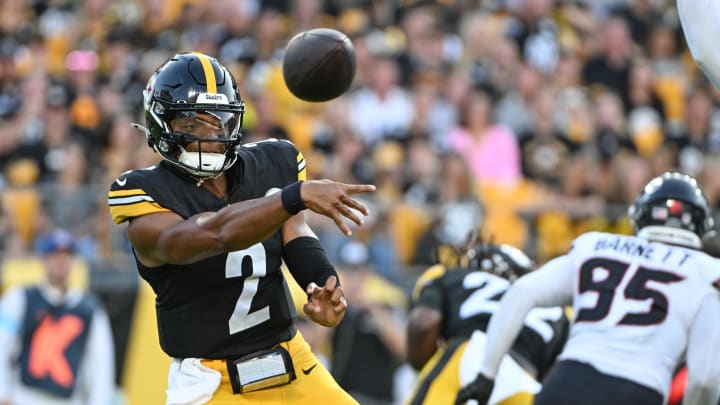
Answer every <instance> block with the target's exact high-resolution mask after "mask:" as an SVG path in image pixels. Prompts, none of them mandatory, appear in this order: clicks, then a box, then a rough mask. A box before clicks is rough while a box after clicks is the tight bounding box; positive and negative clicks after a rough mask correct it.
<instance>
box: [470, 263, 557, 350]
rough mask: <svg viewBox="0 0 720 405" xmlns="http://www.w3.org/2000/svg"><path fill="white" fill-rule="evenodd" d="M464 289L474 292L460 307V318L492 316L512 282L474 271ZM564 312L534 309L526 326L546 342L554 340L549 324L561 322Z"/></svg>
mask: <svg viewBox="0 0 720 405" xmlns="http://www.w3.org/2000/svg"><path fill="white" fill-rule="evenodd" d="M463 287H464V288H465V289H467V290H474V291H473V292H472V294H470V295H469V296H468V297H467V298H466V299H465V301H464V302H463V303H462V305H460V314H459V315H460V318H461V319H466V318H470V317H471V316H474V315H477V314H480V313H487V314H490V315H491V316H492V314H494V313H495V312H496V311H497V310H498V309H499V308H500V302H498V299H499V297H500V296H501V295H502V294H503V293H504V292H505V291H506V290H507V289H508V288H509V287H510V282H509V281H507V280H505V279H503V278H500V277H497V276H494V275H492V274H489V273H486V272H482V271H473V272H471V273H468V274H467V275H466V276H465V278H464V279H463ZM562 315H563V311H562V309H561V308H559V307H550V308H533V309H532V310H530V312H528V314H527V316H526V317H525V321H524V323H525V326H526V327H528V328H530V329H532V330H534V331H535V332H536V333H537V334H538V335H540V337H541V338H542V339H543V341H544V342H549V341H551V340H552V338H553V335H554V331H553V328H552V326H550V324H548V322H554V321H557V320H559V319H560V318H561V317H562Z"/></svg>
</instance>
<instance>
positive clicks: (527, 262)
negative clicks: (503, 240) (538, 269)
mask: <svg viewBox="0 0 720 405" xmlns="http://www.w3.org/2000/svg"><path fill="white" fill-rule="evenodd" d="M467 256H468V258H469V268H471V269H477V270H482V271H486V272H488V273H492V274H495V275H496V276H499V277H502V278H504V279H506V280H508V281H510V282H511V283H512V282H515V280H517V279H518V278H520V277H522V276H523V275H525V274H527V273H529V272H531V271H533V270H534V269H535V262H534V261H533V260H532V259H531V258H530V257H528V256H527V255H526V254H525V253H523V251H521V250H520V249H518V248H516V247H514V246H511V245H507V244H495V243H489V242H484V243H479V244H477V245H476V246H475V247H474V248H472V249H470V250H468V252H467Z"/></svg>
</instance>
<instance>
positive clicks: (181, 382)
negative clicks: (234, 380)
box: [165, 358, 222, 405]
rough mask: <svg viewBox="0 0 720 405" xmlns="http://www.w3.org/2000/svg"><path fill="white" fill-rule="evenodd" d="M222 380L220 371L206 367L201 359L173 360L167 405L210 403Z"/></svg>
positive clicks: (169, 376) (169, 375)
mask: <svg viewBox="0 0 720 405" xmlns="http://www.w3.org/2000/svg"><path fill="white" fill-rule="evenodd" d="M221 378H222V375H221V374H220V372H219V371H217V370H213V369H211V368H208V367H205V366H204V365H203V364H202V363H201V362H200V359H196V358H188V359H173V360H172V362H171V363H170V372H169V373H168V388H167V390H166V391H165V392H166V394H167V401H166V402H165V405H202V404H204V403H206V402H208V401H210V399H211V398H212V396H213V394H214V393H215V391H216V390H217V388H218V386H219V385H220V379H221Z"/></svg>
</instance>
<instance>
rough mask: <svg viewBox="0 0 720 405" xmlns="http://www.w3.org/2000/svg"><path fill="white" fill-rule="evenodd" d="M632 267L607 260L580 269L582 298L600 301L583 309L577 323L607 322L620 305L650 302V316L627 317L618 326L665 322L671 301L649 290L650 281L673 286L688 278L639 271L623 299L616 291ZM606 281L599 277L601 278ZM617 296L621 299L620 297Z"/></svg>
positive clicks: (578, 315)
mask: <svg viewBox="0 0 720 405" xmlns="http://www.w3.org/2000/svg"><path fill="white" fill-rule="evenodd" d="M628 269H630V265H629V264H628V263H625V262H621V261H617V260H611V259H606V258H598V259H592V260H588V261H587V262H585V263H584V264H583V265H582V267H580V281H579V283H578V289H579V292H580V294H583V293H586V292H595V293H597V301H596V302H595V305H594V306H593V307H591V308H583V309H581V310H580V311H579V312H578V314H577V318H575V322H597V321H600V320H602V319H604V318H605V317H606V316H607V315H608V314H609V313H610V309H611V307H612V306H613V305H614V303H616V302H621V301H626V300H634V301H645V300H648V299H649V300H650V308H649V309H648V310H647V311H646V312H639V313H626V314H625V315H624V316H623V317H622V319H620V321H619V322H618V325H637V326H645V325H654V324H658V323H661V322H663V321H664V320H665V317H666V316H667V311H668V305H669V303H668V299H667V297H666V296H665V294H663V293H662V292H660V291H658V290H656V289H653V288H650V287H648V286H647V283H648V281H654V282H655V283H660V284H669V283H675V282H678V281H682V280H683V279H684V278H683V277H681V276H678V275H677V274H673V273H669V272H666V271H660V270H653V269H648V268H645V267H638V269H637V271H636V272H635V274H633V275H632V278H631V279H630V281H629V282H628V284H627V286H626V287H625V289H624V290H623V294H622V296H621V295H620V294H616V293H615V290H616V289H617V288H618V286H619V285H620V283H621V282H622V280H623V278H624V277H625V274H626V273H627V271H628ZM603 275H604V276H605V277H599V276H603ZM616 295H617V296H616Z"/></svg>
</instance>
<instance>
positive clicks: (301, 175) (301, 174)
mask: <svg viewBox="0 0 720 405" xmlns="http://www.w3.org/2000/svg"><path fill="white" fill-rule="evenodd" d="M297 165H298V169H297V170H298V175H297V178H298V181H305V180H307V170H306V169H307V168H306V167H305V157H304V156H303V154H302V152H300V151H298V152H297Z"/></svg>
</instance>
